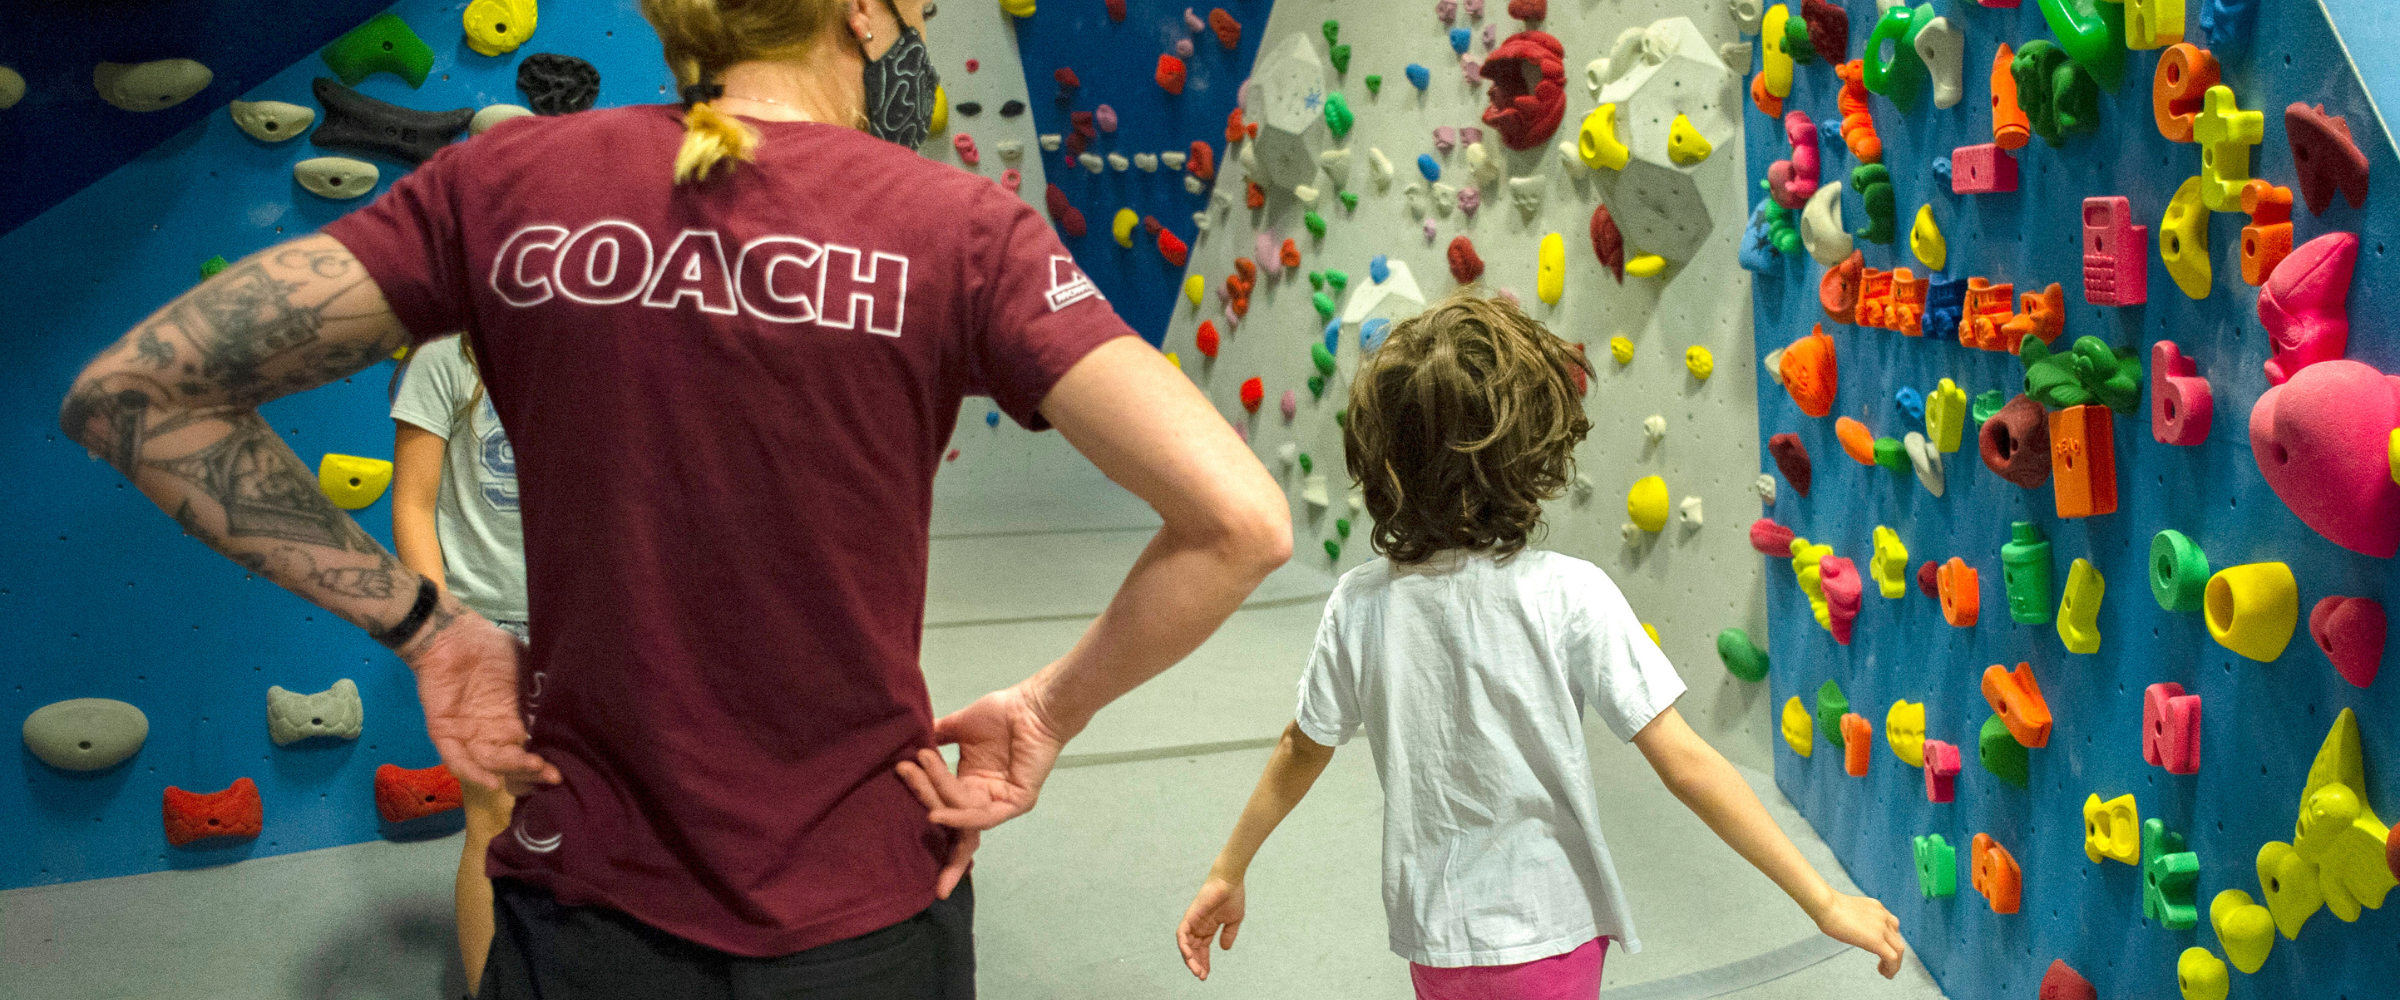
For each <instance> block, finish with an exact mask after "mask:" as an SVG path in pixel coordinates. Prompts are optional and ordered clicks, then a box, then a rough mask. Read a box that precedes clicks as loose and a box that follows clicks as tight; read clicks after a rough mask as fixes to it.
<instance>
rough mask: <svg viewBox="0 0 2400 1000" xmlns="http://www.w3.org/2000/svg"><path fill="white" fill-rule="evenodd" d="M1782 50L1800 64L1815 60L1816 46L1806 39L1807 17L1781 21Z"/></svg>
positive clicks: (1803, 64) (1804, 64)
mask: <svg viewBox="0 0 2400 1000" xmlns="http://www.w3.org/2000/svg"><path fill="white" fill-rule="evenodd" d="M1783 51H1784V54H1786V55H1789V56H1791V57H1792V61H1793V62H1795V63H1798V64H1800V65H1802V66H1806V65H1808V64H1809V63H1813V62H1816V61H1817V47H1816V46H1815V45H1813V44H1811V43H1810V42H1809V40H1808V19H1807V18H1804V17H1795V18H1792V19H1791V20H1788V21H1785V22H1783Z"/></svg>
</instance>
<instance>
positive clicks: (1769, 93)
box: [1585, 4, 1808, 116]
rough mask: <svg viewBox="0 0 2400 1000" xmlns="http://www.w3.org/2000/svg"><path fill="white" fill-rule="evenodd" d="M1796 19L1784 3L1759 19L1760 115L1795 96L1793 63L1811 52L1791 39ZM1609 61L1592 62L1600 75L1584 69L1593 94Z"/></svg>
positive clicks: (1755, 97) (1753, 88) (1755, 84)
mask: <svg viewBox="0 0 2400 1000" xmlns="http://www.w3.org/2000/svg"><path fill="white" fill-rule="evenodd" d="M1795 20H1797V19H1795V18H1793V17H1792V16H1791V13H1790V11H1788V10H1787V9H1786V8H1785V7H1784V5H1782V4H1776V5H1774V6H1772V7H1769V8H1767V12H1766V15H1765V16H1764V17H1763V18H1762V19H1761V21H1760V24H1759V53H1758V75H1757V76H1755V77H1753V78H1751V81H1750V101H1751V103H1753V104H1756V105H1757V106H1758V110H1759V112H1760V113H1761V114H1765V115H1769V116H1773V115H1779V114H1782V113H1783V99H1784V98H1786V97H1790V96H1792V64H1793V63H1794V62H1795V61H1796V60H1795V59H1794V56H1795V55H1799V56H1805V55H1807V54H1808V46H1807V45H1806V44H1802V45H1801V46H1799V47H1798V48H1797V49H1795V48H1793V47H1792V45H1791V43H1790V41H1789V31H1788V28H1789V26H1790V25H1791V24H1792V23H1793V22H1794V21H1795ZM1799 23H1800V26H1801V33H1802V34H1803V35H1804V36H1805V35H1806V33H1807V22H1806V21H1800V22H1799ZM1609 62H1610V61H1609V60H1605V59H1602V60H1594V61H1593V63H1592V65H1593V66H1594V67H1598V68H1600V69H1601V71H1600V72H1599V73H1597V74H1595V73H1592V72H1591V71H1590V70H1586V71H1585V72H1586V75H1587V76H1590V77H1593V78H1594V79H1593V81H1592V82H1591V83H1590V89H1591V90H1592V91H1593V92H1594V93H1597V92H1598V91H1599V90H1600V83H1599V81H1598V77H1601V76H1605V75H1606V74H1607V70H1606V67H1607V66H1608V65H1609Z"/></svg>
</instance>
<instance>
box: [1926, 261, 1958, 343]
mask: <svg viewBox="0 0 2400 1000" xmlns="http://www.w3.org/2000/svg"><path fill="white" fill-rule="evenodd" d="M1929 280H1930V284H1928V285H1926V287H1925V318H1924V319H1923V320H1922V321H1920V322H1919V324H1918V325H1919V327H1920V328H1921V329H1923V330H1924V331H1925V335H1926V336H1928V337H1951V338H1956V337H1957V336H1958V321H1959V320H1961V319H1964V318H1966V312H1967V279H1965V278H1952V277H1946V276H1944V275H1941V274H1935V275H1933V276H1932V278H1931V279H1929Z"/></svg>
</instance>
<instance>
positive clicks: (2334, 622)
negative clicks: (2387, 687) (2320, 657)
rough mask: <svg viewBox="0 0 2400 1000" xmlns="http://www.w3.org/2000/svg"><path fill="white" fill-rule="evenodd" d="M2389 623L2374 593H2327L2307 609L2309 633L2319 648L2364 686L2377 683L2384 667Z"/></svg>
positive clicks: (2351, 679) (2336, 669) (2346, 676)
mask: <svg viewBox="0 0 2400 1000" xmlns="http://www.w3.org/2000/svg"><path fill="white" fill-rule="evenodd" d="M2389 627H2390V625H2389V622H2388V620H2387V619H2386V618H2385V617H2384V614H2383V602H2381V601H2377V600H2375V599H2374V598H2372V597H2342V596H2338V595H2337V596H2333V597H2328V598H2325V599H2324V600H2321V601H2318V602H2317V606H2316V607H2315V608H2314V609H2312V610H2310V611H2309V613H2308V636H2309V638H2310V639H2312V640H2315V642H2316V644H2317V651H2318V652H2321V653H2324V654H2325V658H2326V659H2327V660H2330V661H2332V663H2333V669H2334V672H2335V673H2338V674H2340V675H2341V676H2342V679H2343V680H2346V681H2349V682H2350V683H2351V684H2353V685H2356V686H2358V687H2362V688H2363V687H2367V686H2369V685H2372V684H2374V683H2375V674H2376V673H2377V672H2378V671H2379V670H2381V669H2382V667H2383V643H2384V638H2385V633H2386V632H2387V630H2388V629H2389Z"/></svg>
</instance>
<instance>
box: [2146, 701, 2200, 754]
mask: <svg viewBox="0 0 2400 1000" xmlns="http://www.w3.org/2000/svg"><path fill="white" fill-rule="evenodd" d="M2142 761H2143V762H2144V763H2147V764H2150V765H2152V766H2154V767H2163V768H2166V769H2167V773H2168V774H2198V773H2200V696H2199V695H2196V694H2185V693H2183V685H2181V684H2177V683H2175V682H2173V681H2162V682H2159V683H2157V684H2152V685H2150V686H2149V687H2146V688H2143V689H2142Z"/></svg>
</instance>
